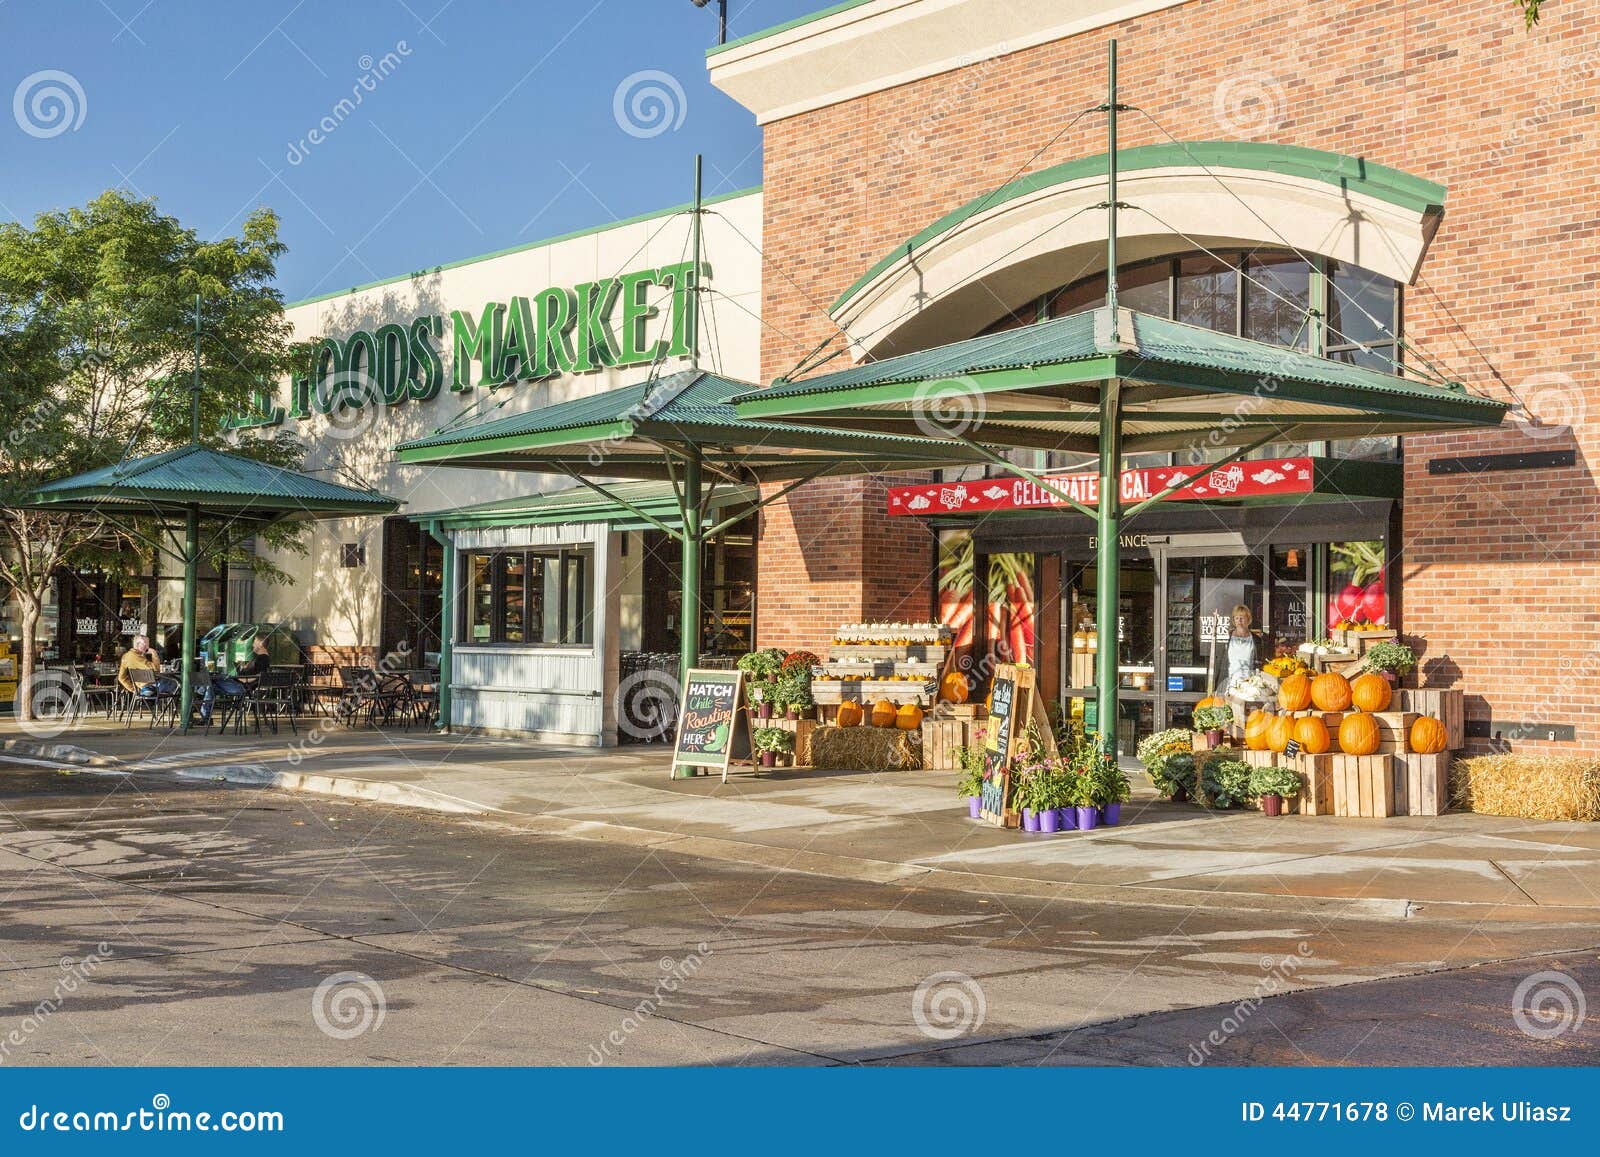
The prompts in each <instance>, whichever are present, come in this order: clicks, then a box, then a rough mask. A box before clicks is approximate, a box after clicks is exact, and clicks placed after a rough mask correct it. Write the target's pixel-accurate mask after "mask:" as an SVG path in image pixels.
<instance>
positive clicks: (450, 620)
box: [428, 522, 456, 732]
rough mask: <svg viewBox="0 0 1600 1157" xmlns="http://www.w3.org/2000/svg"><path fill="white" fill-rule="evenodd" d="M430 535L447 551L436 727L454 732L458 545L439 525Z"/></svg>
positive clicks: (431, 528) (431, 525)
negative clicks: (452, 683)
mask: <svg viewBox="0 0 1600 1157" xmlns="http://www.w3.org/2000/svg"><path fill="white" fill-rule="evenodd" d="M428 533H429V534H430V535H432V536H433V540H434V541H435V542H437V543H438V544H439V547H440V549H442V550H443V551H444V575H443V579H442V584H441V585H442V588H443V589H442V590H441V591H440V599H439V718H438V720H437V721H435V723H434V726H435V727H436V728H437V729H438V730H439V731H445V732H448V731H449V730H450V706H451V695H450V667H451V663H452V659H453V654H452V652H453V651H454V649H455V635H456V544H455V543H454V542H453V541H452V540H451V538H450V536H449V535H448V534H445V533H444V532H443V531H441V530H440V529H439V526H438V524H437V523H431V522H430V523H429V524H428Z"/></svg>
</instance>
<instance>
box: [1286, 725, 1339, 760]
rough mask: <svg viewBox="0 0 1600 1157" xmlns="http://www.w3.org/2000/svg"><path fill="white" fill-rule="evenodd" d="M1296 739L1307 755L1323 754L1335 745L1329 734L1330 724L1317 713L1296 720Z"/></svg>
mask: <svg viewBox="0 0 1600 1157" xmlns="http://www.w3.org/2000/svg"><path fill="white" fill-rule="evenodd" d="M1294 741H1295V742H1296V743H1298V744H1299V745H1300V750H1301V751H1303V752H1305V753H1306V754H1307V755H1321V754H1322V753H1323V752H1324V751H1327V750H1328V748H1329V747H1331V746H1332V745H1333V739H1332V738H1331V737H1330V736H1329V735H1328V725H1327V724H1326V723H1324V722H1323V721H1322V719H1321V717H1319V716H1316V715H1307V716H1305V717H1304V718H1303V719H1296V720H1295V721H1294Z"/></svg>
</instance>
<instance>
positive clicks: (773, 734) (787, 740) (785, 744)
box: [750, 727, 794, 753]
mask: <svg viewBox="0 0 1600 1157" xmlns="http://www.w3.org/2000/svg"><path fill="white" fill-rule="evenodd" d="M750 743H751V746H753V747H754V748H755V749H756V750H757V751H771V752H773V753H782V752H786V751H793V750H794V732H792V731H789V730H788V729H786V728H783V727H757V728H756V729H755V731H754V732H752V733H751V736H750Z"/></svg>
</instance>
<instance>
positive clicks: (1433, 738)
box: [1407, 715, 1450, 755]
mask: <svg viewBox="0 0 1600 1157" xmlns="http://www.w3.org/2000/svg"><path fill="white" fill-rule="evenodd" d="M1407 738H1408V739H1409V740H1410V742H1411V750H1412V751H1415V752H1419V753H1421V754H1423V755H1437V754H1438V753H1439V752H1441V751H1443V750H1444V749H1445V748H1446V746H1448V744H1449V742H1450V740H1449V737H1448V735H1447V734H1446V733H1445V729H1444V724H1443V723H1441V722H1439V720H1437V719H1435V718H1434V717H1433V716H1431V715H1422V716H1419V717H1418V718H1417V720H1416V722H1414V723H1413V724H1412V725H1411V734H1410V735H1409V736H1408V737H1407Z"/></svg>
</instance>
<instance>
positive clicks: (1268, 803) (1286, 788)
mask: <svg viewBox="0 0 1600 1157" xmlns="http://www.w3.org/2000/svg"><path fill="white" fill-rule="evenodd" d="M1250 794H1251V795H1254V796H1259V797H1260V799H1261V814H1262V815H1265V816H1276V815H1282V814H1283V803H1284V801H1285V800H1286V799H1290V798H1292V797H1294V796H1296V795H1299V794H1300V773H1299V772H1298V771H1296V770H1295V769H1294V768H1292V767H1258V768H1256V769H1255V770H1254V771H1252V772H1251V773H1250Z"/></svg>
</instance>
